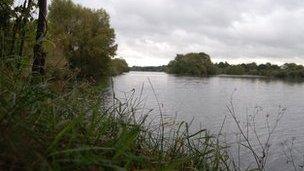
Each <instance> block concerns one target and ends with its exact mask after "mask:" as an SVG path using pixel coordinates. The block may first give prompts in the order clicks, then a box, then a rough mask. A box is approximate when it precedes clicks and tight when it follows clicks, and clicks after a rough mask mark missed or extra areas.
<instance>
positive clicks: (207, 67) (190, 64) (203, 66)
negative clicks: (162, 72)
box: [167, 52, 216, 76]
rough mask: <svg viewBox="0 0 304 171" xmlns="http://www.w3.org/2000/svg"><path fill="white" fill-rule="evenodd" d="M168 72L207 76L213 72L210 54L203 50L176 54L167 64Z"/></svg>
mask: <svg viewBox="0 0 304 171" xmlns="http://www.w3.org/2000/svg"><path fill="white" fill-rule="evenodd" d="M167 69H168V72H169V73H173V74H189V75H196V76H208V75H213V74H215V72H216V71H215V67H214V66H213V64H212V62H211V60H210V56H209V55H207V54H206V53H204V52H200V53H188V54H185V55H182V54H178V55H176V57H175V59H174V60H173V61H170V62H169V64H168V68H167Z"/></svg>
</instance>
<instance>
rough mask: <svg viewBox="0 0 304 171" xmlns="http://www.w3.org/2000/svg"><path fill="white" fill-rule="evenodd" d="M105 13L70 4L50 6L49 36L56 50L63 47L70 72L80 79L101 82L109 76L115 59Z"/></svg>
mask: <svg viewBox="0 0 304 171" xmlns="http://www.w3.org/2000/svg"><path fill="white" fill-rule="evenodd" d="M109 20H110V18H109V15H108V14H107V13H106V11H105V10H103V9H100V10H92V9H88V8H84V7H82V6H80V5H76V4H74V3H73V2H72V1H71V0H54V1H53V2H52V4H51V6H50V14H49V21H50V24H49V25H50V34H51V36H52V38H53V39H54V42H55V44H56V46H62V47H63V50H62V51H63V53H64V55H63V56H66V57H67V60H68V62H69V66H70V68H72V69H76V68H77V69H79V70H80V76H81V77H91V76H92V77H94V78H100V77H105V76H107V75H109V74H110V65H111V57H113V56H114V55H115V52H116V49H117V45H116V44H115V33H114V29H113V28H111V26H110V23H109Z"/></svg>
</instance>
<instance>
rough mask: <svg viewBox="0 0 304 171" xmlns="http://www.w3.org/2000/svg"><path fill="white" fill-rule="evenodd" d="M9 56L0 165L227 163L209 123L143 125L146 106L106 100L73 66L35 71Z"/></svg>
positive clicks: (3, 81)
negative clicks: (57, 76)
mask: <svg viewBox="0 0 304 171" xmlns="http://www.w3.org/2000/svg"><path fill="white" fill-rule="evenodd" d="M9 64H10V62H6V63H2V65H1V74H0V86H1V92H0V103H1V105H0V107H1V108H0V110H1V113H0V131H1V137H0V149H1V150H0V168H1V170H20V169H22V170H74V169H77V170H108V169H113V170H117V169H127V170H137V169H149V170H150V169H151V170H160V169H161V170H185V169H190V170H194V169H200V170H218V169H224V170H226V169H228V167H229V163H228V155H227V154H226V151H225V150H224V149H225V148H224V146H223V144H220V143H219V142H218V141H216V138H215V137H212V136H211V135H209V134H208V133H207V131H206V130H199V131H198V132H196V133H195V134H190V133H189V131H188V124H187V123H184V122H182V123H171V126H170V127H168V124H169V123H164V122H161V123H159V125H157V127H156V128H155V127H152V126H150V127H148V126H146V125H147V124H146V123H145V121H146V116H145V114H144V113H143V114H142V117H141V119H135V117H134V113H135V111H136V107H138V106H136V103H135V101H134V103H130V101H131V100H132V99H129V101H126V102H121V101H118V100H116V101H115V103H113V104H112V105H111V106H109V105H105V104H104V103H103V97H104V96H103V95H102V93H101V90H100V86H98V87H99V88H97V87H96V86H94V85H91V84H90V83H89V82H85V81H79V80H77V79H75V77H74V76H73V74H72V75H70V77H69V78H67V79H65V80H68V81H63V80H61V81H60V80H54V79H52V78H53V77H52V75H48V76H47V77H46V78H44V79H40V78H33V77H32V76H31V75H23V74H20V72H19V70H15V69H14V67H8V66H9ZM23 73H24V72H23ZM50 73H51V72H50ZM106 106H108V107H106ZM173 128H174V129H173Z"/></svg>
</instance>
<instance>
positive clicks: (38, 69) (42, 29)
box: [32, 0, 47, 75]
mask: <svg viewBox="0 0 304 171" xmlns="http://www.w3.org/2000/svg"><path fill="white" fill-rule="evenodd" d="M38 7H39V17H38V25H37V31H36V45H35V46H34V62H33V67H32V72H33V73H34V74H40V75H43V74H44V72H45V71H44V65H45V57H46V53H45V52H44V49H43V41H44V39H45V33H46V22H47V20H46V15H47V0H39V1H38Z"/></svg>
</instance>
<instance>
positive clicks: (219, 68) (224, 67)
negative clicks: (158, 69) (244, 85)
mask: <svg viewBox="0 0 304 171" xmlns="http://www.w3.org/2000/svg"><path fill="white" fill-rule="evenodd" d="M167 72H168V73H170V74H186V75H195V76H209V75H215V74H227V75H256V76H263V77H268V78H280V79H297V80H302V79H304V67H303V65H297V64H295V63H285V64H284V65H282V66H279V65H276V64H271V63H266V64H259V65H258V64H256V63H255V62H252V63H247V64H245V63H242V64H236V65H232V64H229V63H227V62H219V63H215V64H213V63H212V62H211V60H210V57H209V55H207V54H205V53H203V52H201V53H188V54H186V55H177V56H176V57H175V59H174V60H172V61H170V62H169V64H168V65H167Z"/></svg>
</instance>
